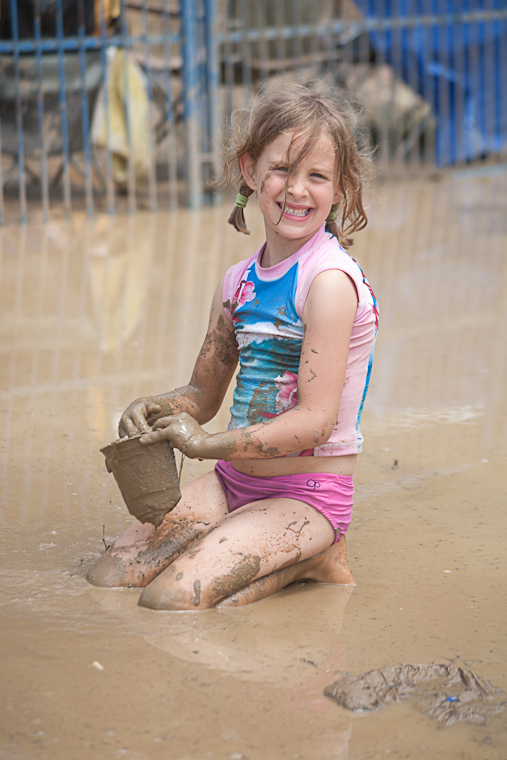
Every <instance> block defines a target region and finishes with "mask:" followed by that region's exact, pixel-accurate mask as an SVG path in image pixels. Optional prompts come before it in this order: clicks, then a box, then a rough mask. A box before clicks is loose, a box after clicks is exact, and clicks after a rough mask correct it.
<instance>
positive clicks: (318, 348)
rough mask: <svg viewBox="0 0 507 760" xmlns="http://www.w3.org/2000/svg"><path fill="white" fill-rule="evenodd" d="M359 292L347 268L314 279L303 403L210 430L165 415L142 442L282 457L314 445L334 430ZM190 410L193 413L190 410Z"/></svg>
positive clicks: (230, 455) (306, 316)
mask: <svg viewBox="0 0 507 760" xmlns="http://www.w3.org/2000/svg"><path fill="white" fill-rule="evenodd" d="M356 311H357V294H356V289H355V287H354V285H353V283H352V280H351V279H350V278H349V277H348V275H346V274H345V273H344V272H341V271H339V270H329V271H326V272H322V273H321V274H319V275H318V276H317V277H316V278H315V280H314V281H313V283H312V285H311V288H310V291H309V294H308V298H307V300H306V304H305V307H304V311H303V327H304V336H303V346H302V350H301V361H300V365H299V372H298V404H297V406H296V407H294V409H291V410H289V411H287V412H284V413H283V414H281V415H279V416H277V417H275V418H273V419H271V420H269V421H267V422H263V423H260V424H256V425H251V426H249V427H246V428H241V429H239V430H230V431H227V432H224V433H216V434H214V435H209V434H208V433H206V432H205V431H204V430H202V428H201V427H200V426H199V425H198V424H197V422H196V421H195V420H194V419H192V416H193V415H192V416H189V414H178V415H176V416H175V417H170V418H164V419H160V420H159V421H158V422H157V423H156V424H155V428H158V429H157V430H156V432H153V433H151V434H150V435H147V436H145V437H144V438H143V439H142V441H143V443H146V444H149V443H152V442H154V441H157V440H168V441H169V442H170V444H171V446H175V447H176V448H179V449H180V450H181V451H182V452H183V453H184V454H185V455H186V456H188V457H190V458H196V457H198V458H200V459H224V460H226V461H228V460H234V459H259V458H271V457H280V456H284V455H285V454H292V453H293V452H296V451H302V450H304V449H311V448H315V447H316V446H320V445H321V444H323V443H325V442H326V441H327V440H328V438H329V436H330V435H331V433H332V431H333V428H334V426H335V425H336V420H337V419H338V411H339V408H340V401H341V393H342V389H343V384H344V382H345V373H346V369H347V359H348V353H349V345H350V335H351V331H352V324H353V321H354V317H355V314H356ZM190 414H191V413H190Z"/></svg>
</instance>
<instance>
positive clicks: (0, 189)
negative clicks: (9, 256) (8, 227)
mask: <svg viewBox="0 0 507 760" xmlns="http://www.w3.org/2000/svg"><path fill="white" fill-rule="evenodd" d="M4 224H5V211H4V171H3V164H2V119H0V226H2V227H3V225H4ZM1 263H2V262H1V259H0V264H1Z"/></svg>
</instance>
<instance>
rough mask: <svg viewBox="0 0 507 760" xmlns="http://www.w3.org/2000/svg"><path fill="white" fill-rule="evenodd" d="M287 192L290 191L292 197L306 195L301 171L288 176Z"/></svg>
mask: <svg viewBox="0 0 507 760" xmlns="http://www.w3.org/2000/svg"><path fill="white" fill-rule="evenodd" d="M287 192H288V193H290V194H291V195H292V197H293V198H301V197H303V196H305V195H306V184H305V182H304V177H303V175H302V174H301V172H294V174H292V175H291V176H290V177H289V181H288V183H287Z"/></svg>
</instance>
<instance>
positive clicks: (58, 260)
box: [0, 171, 507, 760]
mask: <svg viewBox="0 0 507 760" xmlns="http://www.w3.org/2000/svg"><path fill="white" fill-rule="evenodd" d="M383 196H384V197H383V201H382V205H381V206H380V207H376V206H374V205H373V202H370V203H369V206H370V208H369V210H368V216H369V218H370V224H369V226H368V228H367V229H366V230H365V231H364V232H361V233H358V234H357V235H356V245H354V247H353V248H352V249H351V253H352V255H353V256H354V258H356V259H358V261H359V262H360V264H361V265H362V267H363V269H364V271H365V273H366V275H367V277H368V279H369V280H370V281H371V283H372V285H373V287H374V289H375V293H376V295H377V296H378V298H379V302H380V307H381V323H380V330H379V337H378V341H377V346H376V351H375V361H374V366H373V374H372V381H371V387H370V391H369V394H368V398H367V402H366V405H365V409H364V415H363V420H362V425H361V427H362V432H363V434H364V436H365V442H364V452H363V453H362V454H361V455H360V456H359V457H358V467H357V471H356V475H355V484H356V493H355V499H354V500H355V506H354V512H353V522H352V525H351V527H350V529H349V531H348V533H347V549H348V558H349V562H350V565H351V570H352V573H353V575H354V579H355V580H356V582H357V586H356V587H355V588H354V589H353V590H351V589H343V588H342V589H340V588H337V587H332V586H323V585H318V584H313V583H312V584H305V585H304V586H301V585H295V586H291V587H290V588H289V589H285V590H284V591H281V592H279V593H278V594H277V595H276V596H275V597H274V598H272V599H266V600H264V601H262V602H260V603H259V604H257V605H253V606H252V607H243V608H237V609H231V608H227V609H226V608H223V609H211V610H207V611H205V612H195V611H191V612H180V613H171V612H153V611H152V610H149V609H144V608H140V607H139V606H138V604H137V602H138V598H139V593H140V592H139V591H138V590H136V589H128V588H124V589H115V590H110V589H102V588H95V587H93V586H91V585H90V584H89V583H87V582H86V580H85V578H84V575H85V573H86V572H87V571H88V569H89V568H90V567H91V566H92V565H93V563H94V562H95V561H96V560H97V559H99V557H101V556H102V554H103V549H104V545H103V542H102V535H103V528H102V526H103V525H104V524H105V525H106V530H105V538H106V542H107V543H108V544H111V543H112V542H113V541H114V539H115V538H116V537H117V536H118V535H119V534H120V533H121V532H122V531H123V530H124V529H125V528H126V527H127V526H128V525H130V524H131V523H132V519H133V518H132V517H131V516H130V515H129V513H128V511H127V509H126V508H125V506H124V504H123V503H122V499H121V498H120V495H119V492H118V489H117V486H116V484H115V482H114V480H113V478H112V477H111V476H109V475H108V474H107V472H106V470H105V467H104V458H103V456H102V454H100V451H99V449H100V447H102V446H104V443H106V442H107V441H110V440H114V438H115V436H116V429H117V425H118V420H119V417H120V414H121V412H122V411H123V410H124V409H125V408H126V406H127V405H128V404H129V403H130V402H131V401H132V399H135V398H139V397H141V396H146V395H154V394H158V393H163V392H165V391H168V390H170V389H172V388H177V387H181V386H182V385H184V384H185V383H186V382H188V380H189V378H190V377H191V374H192V369H193V362H194V359H195V356H196V355H197V353H198V351H199V349H200V347H201V345H202V341H203V337H204V335H205V330H206V326H207V323H208V310H209V304H210V303H211V300H212V298H213V293H214V292H215V288H216V285H217V283H218V282H219V280H220V278H221V277H222V276H223V273H224V272H225V270H226V269H227V267H228V266H230V265H231V264H233V263H234V262H235V261H239V260H240V259H243V258H246V257H247V256H249V255H250V253H251V252H252V251H253V250H255V248H257V247H258V246H259V245H260V244H261V243H262V241H263V237H262V234H263V230H262V222H261V220H260V219H259V218H258V215H257V210H256V207H255V201H254V200H253V199H251V200H250V203H249V206H248V220H249V227H250V229H251V230H252V234H251V235H250V237H249V238H245V237H244V236H243V235H241V234H239V233H237V232H236V231H235V230H234V229H233V228H232V227H230V225H227V223H226V216H227V213H228V210H227V205H224V206H223V207H221V208H210V209H205V210H204V211H202V212H199V213H195V212H186V211H180V212H178V213H175V214H167V215H164V214H159V215H158V216H157V217H155V216H151V215H149V214H144V213H139V214H138V215H137V216H136V217H133V218H121V219H118V220H109V219H107V218H105V217H98V218H97V219H95V220H94V221H93V222H91V223H89V222H87V221H86V219H85V218H80V217H79V216H75V217H74V219H73V222H72V224H67V223H65V222H63V221H62V222H61V223H59V222H52V223H51V224H50V225H47V226H46V227H44V226H43V225H42V223H39V222H38V221H37V220H33V222H32V223H31V224H29V225H28V226H27V227H26V228H21V227H20V228H14V227H6V228H2V229H1V230H0V267H1V268H0V351H1V360H0V420H1V422H2V436H3V448H2V449H1V451H0V493H1V496H2V513H1V517H0V520H1V531H0V552H1V556H2V563H1V569H0V572H1V580H2V594H1V597H0V614H1V616H2V631H1V645H2V652H3V653H4V654H5V656H4V657H2V660H1V663H0V680H1V684H2V695H1V698H0V701H1V709H0V716H1V717H0V730H1V734H0V757H1V758H2V760H4V758H5V760H23V759H24V758H27V757H29V758H30V759H31V760H32V759H34V760H46V759H47V758H51V760H68V758H73V760H89V758H90V757H93V758H94V759H96V760H118V759H119V758H122V759H123V760H167V759H168V758H170V759H171V760H172V759H173V758H174V760H206V758H211V760H217V759H218V760H231V756H240V755H243V757H244V758H245V760H246V759H248V760H265V759H266V758H269V760H271V758H273V760H294V757H295V755H299V760H316V758H318V760H328V759H329V760H331V759H332V760H345V758H347V757H348V758H349V760H360V758H362V759H363V760H375V758H377V760H378V758H379V756H380V757H381V758H387V757H389V758H396V760H398V759H401V758H404V759H405V758H409V760H419V759H420V760H424V759H425V758H426V759H427V758H431V760H477V759H478V758H479V760H486V758H487V760H504V757H505V746H506V743H507V717H506V715H507V711H503V712H501V713H498V714H497V715H493V716H491V717H490V718H489V720H488V723H486V724H484V725H474V724H469V723H464V722H456V723H454V724H452V725H450V726H448V727H446V728H445V729H444V730H442V728H441V727H440V725H439V723H438V721H437V720H436V719H435V718H433V717H431V716H429V715H425V714H424V713H423V712H422V710H421V709H420V708H418V707H417V704H416V702H417V697H414V698H412V697H410V698H408V699H407V700H403V701H401V702H399V703H397V704H395V705H392V704H391V705H389V706H388V707H386V708H384V709H380V710H377V711H374V712H371V713H366V714H363V715H357V714H355V713H353V712H351V711H348V710H345V709H344V708H341V707H339V706H338V705H337V704H336V703H334V702H332V701H331V700H330V699H329V698H327V697H325V696H324V694H323V690H324V688H325V687H326V686H328V685H329V684H331V683H333V682H334V681H336V680H337V677H338V675H339V674H340V673H345V672H349V673H353V674H361V673H366V672H369V671H371V670H377V669H382V668H385V667H388V666H391V665H393V664H394V663H443V664H446V665H447V664H448V665H451V666H454V667H457V668H464V669H468V670H470V671H472V672H473V673H474V674H475V675H478V676H480V678H484V679H487V680H488V681H490V682H491V683H492V684H494V685H495V686H498V687H499V688H502V689H503V690H504V691H507V675H506V667H505V663H506V661H507V647H506V639H505V630H506V628H507V610H506V607H505V604H504V603H503V600H504V599H505V598H506V594H507V589H506V579H505V571H504V564H505V563H504V556H505V544H506V539H507V536H506V533H507V514H506V511H505V509H504V502H505V493H506V492H507V480H506V479H507V474H506V471H505V469H506V468H505V461H506V455H507V399H506V391H507V344H506V341H505V324H506V323H507V296H506V294H507V260H506V257H505V250H506V240H507V217H506V214H505V197H506V196H507V173H504V174H501V173H499V172H498V171H497V173H496V174H495V175H494V176H490V177H488V176H487V174H485V175H483V176H482V178H481V177H479V178H477V177H474V176H473V175H470V176H469V177H468V178H467V175H466V172H465V174H462V175H461V177H460V178H454V177H453V175H449V176H444V177H443V178H442V179H441V181H438V182H427V183H421V184H418V183H416V182H413V183H401V182H400V183H399V184H395V185H391V186H388V187H385V188H384V190H383ZM245 243H246V245H245ZM230 404H231V394H230V393H228V395H227V397H226V400H225V402H224V404H223V409H222V410H221V412H220V413H219V416H218V418H217V419H216V420H213V421H212V422H211V423H209V425H206V428H207V429H208V430H209V431H210V432H218V431H220V430H225V428H226V426H227V423H228V416H229V415H228V407H229V406H230ZM27 431H29V434H27ZM176 456H177V457H178V456H179V455H176ZM395 460H396V461H397V463H398V467H397V469H392V467H393V462H394V461H395ZM209 467H210V464H209V463H206V462H203V463H200V462H198V461H194V460H192V461H188V460H187V461H185V467H184V470H183V479H184V482H188V481H189V480H191V479H193V478H195V477H196V476H198V475H199V474H202V473H204V472H206V471H207V470H208V469H209ZM170 515H171V513H170V514H169V517H170ZM163 527H164V524H162V525H161V526H160V527H159V528H158V530H157V533H158V532H160V531H162V530H163ZM200 527H203V526H199V525H196V526H194V527H193V526H192V525H188V526H186V527H184V526H181V541H182V542H183V543H184V542H185V541H186V538H185V537H184V536H185V535H186V531H192V530H194V529H195V530H198V529H200ZM177 540H178V541H179V540H180V539H179V538H178V539H177ZM225 545H226V546H227V544H225ZM161 552H163V549H162V548H161ZM446 571H450V572H446ZM201 580H202V579H201ZM196 639H197V641H196ZM94 662H98V663H100V664H101V665H102V667H103V668H104V670H103V671H100V670H98V669H97V667H96V666H94V665H93V663H94ZM432 684H437V686H436V687H434V686H432ZM428 687H429V688H430V689H431V688H434V690H435V691H437V692H438V691H440V687H439V685H438V682H437V681H434V682H429V685H428ZM210 753H211V754H210Z"/></svg>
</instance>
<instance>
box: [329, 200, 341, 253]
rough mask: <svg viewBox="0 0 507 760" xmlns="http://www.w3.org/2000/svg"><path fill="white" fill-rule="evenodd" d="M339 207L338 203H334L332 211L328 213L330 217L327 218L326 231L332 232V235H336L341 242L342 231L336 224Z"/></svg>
mask: <svg viewBox="0 0 507 760" xmlns="http://www.w3.org/2000/svg"><path fill="white" fill-rule="evenodd" d="M337 208H338V203H333V205H332V206H331V211H330V212H329V214H328V217H327V219H326V231H327V232H330V233H331V235H334V236H335V238H337V239H338V242H339V243H341V240H340V231H339V229H338V225H337V224H336V218H337V213H336V209H337Z"/></svg>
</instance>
